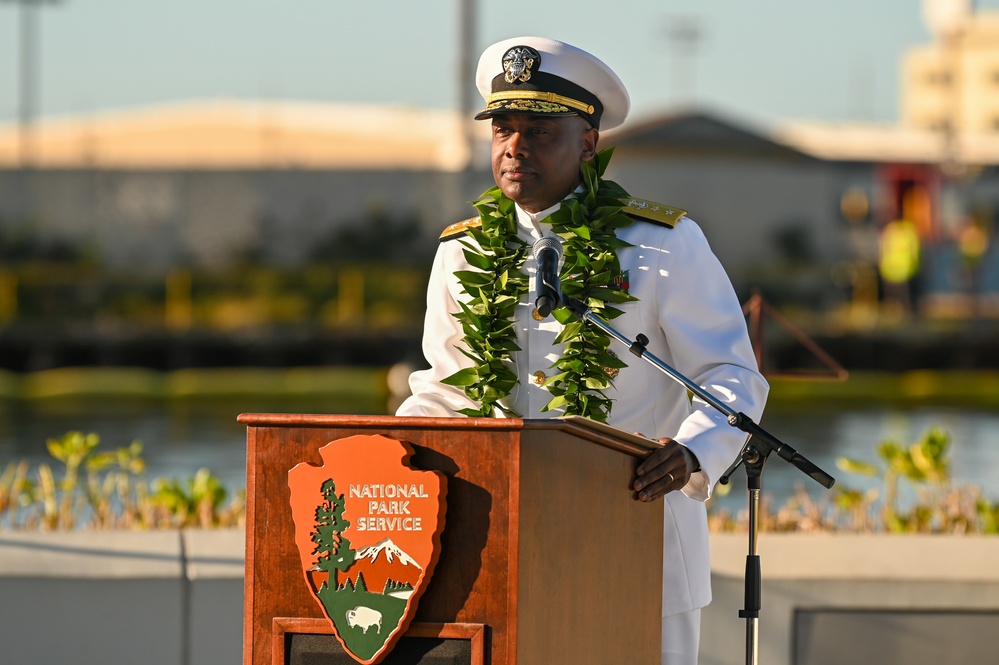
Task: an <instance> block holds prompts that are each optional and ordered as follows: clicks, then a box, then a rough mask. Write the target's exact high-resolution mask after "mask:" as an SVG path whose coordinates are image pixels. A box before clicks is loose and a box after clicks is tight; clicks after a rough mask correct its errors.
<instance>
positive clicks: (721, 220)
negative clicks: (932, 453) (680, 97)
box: [0, 0, 999, 327]
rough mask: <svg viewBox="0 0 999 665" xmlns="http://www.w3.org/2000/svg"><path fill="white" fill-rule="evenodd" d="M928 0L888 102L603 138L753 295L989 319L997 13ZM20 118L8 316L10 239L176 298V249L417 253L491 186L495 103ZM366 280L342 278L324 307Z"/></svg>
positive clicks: (647, 194)
mask: <svg viewBox="0 0 999 665" xmlns="http://www.w3.org/2000/svg"><path fill="white" fill-rule="evenodd" d="M925 6H926V8H927V12H926V13H927V20H928V21H929V23H930V25H931V26H932V27H933V34H934V40H935V41H934V42H933V43H932V44H929V45H924V46H915V47H914V48H913V49H912V51H911V52H910V53H909V54H908V55H907V56H906V57H905V59H904V62H903V63H902V67H903V81H904V83H903V90H902V100H901V101H902V103H901V108H902V114H901V115H902V117H901V119H900V121H899V122H898V123H893V124H875V123H858V122H812V121H785V122H780V123H777V124H775V125H773V126H770V127H759V126H751V125H750V124H749V123H747V122H745V121H743V120H740V119H739V117H738V116H737V115H734V114H732V113H729V112H726V113H719V112H716V111H715V110H712V109H705V108H695V109H692V110H689V111H684V112H680V111H676V110H672V111H669V110H667V111H664V112H663V113H662V114H659V115H653V116H651V117H645V118H642V117H636V118H633V119H631V120H630V121H629V122H628V123H627V124H625V125H624V126H623V127H622V128H621V129H620V130H617V131H614V132H608V133H606V134H604V135H603V136H602V138H601V141H602V145H603V146H608V145H614V146H616V153H615V157H614V160H613V162H612V163H611V168H610V173H609V175H610V176H611V177H615V178H617V179H619V181H620V182H621V183H622V184H623V185H624V186H625V187H626V188H627V189H628V190H629V191H630V192H631V193H632V194H634V195H635V196H638V197H641V198H646V199H653V200H657V201H661V202H664V203H667V204H669V205H674V206H678V207H682V208H684V209H686V210H688V211H690V214H691V216H692V217H693V218H694V219H696V220H697V221H698V222H699V223H700V224H701V226H702V227H703V228H704V230H705V233H706V235H707V236H708V238H709V240H710V242H711V244H712V246H713V248H714V249H715V251H716V253H717V254H718V256H719V258H720V259H721V261H722V263H723V264H724V265H725V266H726V268H727V269H728V271H729V273H730V274H731V275H732V278H733V281H734V283H735V285H736V287H737V290H738V291H739V293H740V296H742V297H744V298H745V297H746V296H748V294H749V293H750V291H751V290H752V289H762V290H763V291H764V292H765V293H766V295H767V297H768V298H770V299H771V300H774V301H777V302H779V303H782V304H789V305H794V306H797V307H799V308H800V309H804V310H813V311H832V310H835V309H837V308H844V307H847V308H852V309H853V310H854V311H861V310H864V309H865V308H867V309H870V308H876V307H878V306H879V305H880V304H882V303H885V302H889V303H890V304H894V305H897V306H898V307H899V308H901V309H902V310H905V312H907V313H909V314H921V315H926V316H947V317H957V318H967V317H976V318H981V317H983V316H989V317H999V250H997V248H996V243H995V242H994V239H993V238H994V233H995V224H996V216H997V211H999V14H996V13H975V12H972V11H971V10H970V9H969V8H968V7H969V5H968V3H967V2H963V1H962V0H959V1H957V2H927V3H926V5H925ZM941 8H943V9H941ZM22 129H23V128H20V127H18V126H16V125H15V124H13V123H12V124H10V125H7V126H0V253H2V254H3V259H4V262H5V264H7V266H8V268H7V269H6V270H0V321H7V322H9V321H10V320H11V319H12V318H16V317H18V316H20V314H21V313H23V311H24V307H23V306H22V307H21V308H20V309H18V306H17V302H18V293H21V292H23V291H24V289H26V288H28V286H30V281H31V279H33V278H31V276H30V275H29V274H28V273H24V274H21V273H16V272H11V271H16V268H13V267H11V266H12V264H16V263H17V262H18V260H19V259H22V258H28V259H31V258H34V259H38V260H43V261H48V260H52V259H59V258H60V257H66V256H70V257H76V258H82V259H85V260H86V261H88V262H89V263H90V264H91V265H96V266H100V267H101V268H102V269H109V270H117V271H125V272H129V273H145V274H152V275H154V276H160V277H159V278H161V279H162V278H163V276H165V279H166V282H165V284H166V286H165V293H166V297H167V299H168V300H169V297H170V294H171V293H180V294H183V293H185V292H190V291H191V289H192V287H191V286H190V284H189V275H188V276H185V275H184V274H181V275H180V276H179V277H178V276H177V272H176V271H177V269H178V267H181V268H184V269H187V270H195V271H197V270H202V271H204V270H215V271H219V270H224V269H226V268H227V267H229V266H233V265H245V264H247V263H254V264H259V265H268V266H278V267H286V268H294V267H296V266H302V265H306V264H316V263H319V264H321V263H323V262H326V263H329V262H339V263H350V262H351V261H353V262H357V261H371V262H374V261H378V260H379V259H382V260H383V261H388V262H390V263H410V264H413V265H419V266H422V267H423V268H424V269H425V268H427V267H428V265H429V254H430V253H431V252H432V251H433V246H434V244H435V239H436V236H437V233H438V232H439V230H440V229H442V228H443V227H445V226H447V225H448V224H450V223H452V222H454V221H457V220H460V219H463V218H466V217H468V216H469V215H470V214H471V212H472V209H471V207H470V205H469V204H470V202H471V201H473V200H474V199H475V198H476V197H477V196H478V195H479V194H480V193H481V192H482V191H484V190H485V189H486V188H488V187H490V186H491V185H492V177H491V174H490V169H489V159H488V152H489V149H488V141H489V129H488V124H487V123H475V122H472V121H470V120H469V119H468V118H467V117H465V116H463V115H462V114H460V113H459V112H458V111H442V110H425V109H415V108H402V107H378V106H351V105H340V104H322V103H310V104H301V103H292V102H268V103H264V102H245V101H214V102H191V103H184V104H180V103H178V104H171V105H164V106H161V107H154V108H144V109H134V110H123V111H115V112H106V113H102V114H94V115H90V116H82V117H73V118H50V119H46V120H43V121H40V122H38V123H37V124H36V125H35V126H34V127H33V129H32V131H33V132H34V136H33V138H32V142H31V144H32V146H33V154H32V160H31V161H30V163H24V162H22V161H21V160H20V154H19V146H20V145H22V139H23V136H21V135H20V132H21V131H22ZM900 230H903V231H904V233H900V232H899V231H900ZM903 240H904V241H903ZM32 274H36V275H37V274H45V275H49V274H54V273H46V272H45V271H44V270H41V271H39V270H36V271H35V273H32ZM46 278H48V277H46ZM40 279H41V278H40ZM67 279H68V280H70V281H72V280H76V279H77V278H76V277H73V276H72V275H71V276H70V277H68V278H67ZM185 279H188V281H187V282H185ZM352 280H353V281H352ZM43 281H44V280H43ZM341 282H342V284H341ZM330 283H336V284H339V286H338V287H337V288H339V289H340V291H341V292H342V293H351V292H355V293H359V292H360V291H361V289H360V287H355V286H351V284H354V285H356V284H358V283H359V282H358V281H357V280H356V279H355V278H354V277H351V278H349V279H347V278H344V279H343V280H340V279H339V278H337V279H334V280H332V281H331V282H330ZM185 285H186V286H185ZM171 289H172V290H171ZM361 300H362V299H361V298H360V297H359V296H358V297H354V298H353V300H350V299H349V298H348V299H346V300H343V299H342V298H341V301H342V302H347V303H348V304H347V305H343V304H342V302H341V304H340V305H337V306H336V307H335V309H336V312H337V313H336V315H335V316H332V315H331V318H332V319H333V320H336V321H340V322H344V321H346V320H349V319H350V318H351V317H352V316H355V314H356V313H357V312H358V311H360V310H361V309H363V307H364V304H363V303H361ZM22 301H23V299H22ZM12 302H13V303H14V304H13V305H11V303H12ZM178 302H179V303H180V304H175V305H174V306H172V309H171V306H170V305H169V303H167V306H166V311H167V319H168V320H170V321H173V322H174V325H178V326H181V327H183V325H184V322H185V321H190V320H192V317H191V316H190V315H189V314H184V312H188V311H189V310H190V309H191V308H192V307H193V305H191V304H190V303H188V304H187V305H185V304H184V299H183V298H180V300H179V301H178ZM350 302H354V303H355V304H353V305H351V304H349V303H350ZM356 303H361V304H360V305H358V304H356ZM185 307H186V309H185ZM359 308H360V309H359ZM386 309H390V308H389V307H386ZM171 311H173V312H174V313H175V314H173V315H171V314H170V312H171ZM296 311H299V310H296ZM300 311H302V312H307V311H309V310H308V308H304V309H301V308H300ZM176 312H180V314H176ZM905 312H903V313H905ZM303 316H304V315H303ZM265 318H266V317H265ZM409 318H412V315H410V316H409ZM234 320H237V321H246V320H259V317H258V319H254V318H253V317H249V318H246V317H244V318H240V317H236V318H235V319H234Z"/></svg>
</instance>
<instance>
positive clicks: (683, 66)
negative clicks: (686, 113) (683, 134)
mask: <svg viewBox="0 0 999 665" xmlns="http://www.w3.org/2000/svg"><path fill="white" fill-rule="evenodd" d="M666 38H667V39H668V40H669V44H668V45H669V49H670V65H671V71H670V80H669V90H670V96H671V97H672V98H673V102H674V103H676V102H680V101H683V98H684V97H687V99H686V101H688V102H689V103H691V104H693V103H694V102H696V100H697V48H698V46H700V43H701V40H702V39H703V32H702V30H701V26H700V23H699V21H698V20H697V19H696V18H693V17H690V16H675V17H672V18H668V19H667V26H666ZM684 93H686V94H684Z"/></svg>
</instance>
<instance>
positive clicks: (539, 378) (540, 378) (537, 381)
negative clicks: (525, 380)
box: [531, 370, 548, 386]
mask: <svg viewBox="0 0 999 665" xmlns="http://www.w3.org/2000/svg"><path fill="white" fill-rule="evenodd" d="M547 378H548V377H547V376H545V373H544V372H542V371H541V370H538V371H537V372H535V373H534V375H533V378H532V379H531V381H532V382H533V383H534V385H536V386H540V385H542V384H543V383H544V382H545V379H547Z"/></svg>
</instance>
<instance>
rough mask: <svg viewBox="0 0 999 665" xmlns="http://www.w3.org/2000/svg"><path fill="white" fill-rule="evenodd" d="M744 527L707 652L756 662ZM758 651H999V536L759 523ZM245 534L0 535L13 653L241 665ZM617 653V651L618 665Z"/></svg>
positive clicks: (735, 537)
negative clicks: (804, 529) (750, 652)
mask: <svg viewBox="0 0 999 665" xmlns="http://www.w3.org/2000/svg"><path fill="white" fill-rule="evenodd" d="M747 552H748V539H747V536H746V535H745V534H716V535H714V536H712V571H713V579H714V596H715V599H714V602H713V603H712V604H711V606H710V607H708V608H707V609H706V610H705V611H704V613H703V617H702V638H701V659H700V662H701V663H702V665H738V664H741V663H745V662H746V643H747V640H746V621H745V620H744V619H741V618H739V610H741V609H743V608H744V606H745V603H744V597H743V592H744V584H743V579H744V578H743V574H744V568H745V561H746V554H747ZM759 554H760V557H761V561H762V567H763V603H762V607H763V609H762V613H761V617H760V620H759V626H758V627H759V639H758V642H757V645H758V649H759V662H761V663H767V664H768V665H791V664H792V663H793V664H794V665H826V664H827V663H828V664H830V665H831V664H832V663H837V664H838V663H847V662H848V663H851V664H852V665H867V664H870V665H874V664H875V663H877V664H881V663H901V662H904V663H906V664H907V665H923V664H925V665H930V664H931V663H932V664H933V665H938V664H939V663H944V662H955V663H956V662H962V663H963V662H992V661H993V660H994V654H993V653H992V649H993V647H992V642H993V636H994V635H996V634H999V566H997V565H996V563H997V562H999V538H996V537H988V538H983V537H972V536H967V537H943V536H857V535H796V534H769V533H764V534H761V535H760V544H759ZM242 576H243V534H242V532H241V531H184V532H150V533H131V532H99V533H17V532H14V533H11V532H0V645H2V646H0V655H2V662H4V663H8V662H9V663H19V664H32V663H39V664H48V663H74V665H91V664H92V665H98V664H100V665H104V664H108V663H112V664H113V663H122V664H128V665H131V664H132V663H138V662H142V663H145V664H147V665H160V664H162V665H202V664H205V665H208V664H212V665H229V664H231V665H237V664H238V663H240V662H241V661H242V618H243V579H242ZM608 665H613V664H608Z"/></svg>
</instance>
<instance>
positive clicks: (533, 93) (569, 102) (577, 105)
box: [486, 90, 596, 114]
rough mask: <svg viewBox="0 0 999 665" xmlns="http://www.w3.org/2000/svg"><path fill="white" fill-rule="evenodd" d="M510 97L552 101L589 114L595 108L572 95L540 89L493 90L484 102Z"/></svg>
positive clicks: (508, 98)
mask: <svg viewBox="0 0 999 665" xmlns="http://www.w3.org/2000/svg"><path fill="white" fill-rule="evenodd" d="M512 99H532V100H537V101H542V102H553V103H555V104H562V105H563V106H568V107H569V108H573V109H576V110H577V111H582V112H583V113H590V114H592V113H593V112H594V111H595V110H596V109H594V108H593V105H592V104H587V103H585V102H581V101H578V100H575V99H573V98H572V97H565V96H563V95H556V94H555V93H554V92H542V91H541V90H506V91H504V92H494V93H493V94H491V95H489V97H487V98H486V104H493V103H495V102H501V101H506V100H512Z"/></svg>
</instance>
